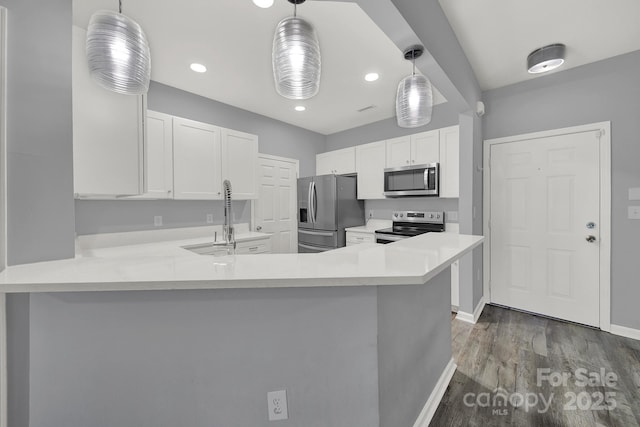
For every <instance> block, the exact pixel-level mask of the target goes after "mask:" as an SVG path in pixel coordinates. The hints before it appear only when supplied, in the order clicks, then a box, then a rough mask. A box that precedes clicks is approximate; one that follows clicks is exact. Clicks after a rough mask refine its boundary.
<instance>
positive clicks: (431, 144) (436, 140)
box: [411, 129, 440, 165]
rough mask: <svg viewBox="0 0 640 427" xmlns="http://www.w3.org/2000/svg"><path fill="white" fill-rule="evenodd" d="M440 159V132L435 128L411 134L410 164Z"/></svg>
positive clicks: (420, 163)
mask: <svg viewBox="0 0 640 427" xmlns="http://www.w3.org/2000/svg"><path fill="white" fill-rule="evenodd" d="M439 161H440V132H439V131H438V130H437V129H436V130H432V131H428V132H421V133H417V134H415V135H411V164H415V165H423V164H425V163H438V162H439Z"/></svg>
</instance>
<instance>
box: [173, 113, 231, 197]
mask: <svg viewBox="0 0 640 427" xmlns="http://www.w3.org/2000/svg"><path fill="white" fill-rule="evenodd" d="M220 165H221V159H220V128H219V127H218V126H213V125H210V124H206V123H201V122H196V121H193V120H187V119H182V118H178V117H174V118H173V189H174V198H175V199H186V200H216V199H221V198H222V189H221V188H222V175H221V173H220Z"/></svg>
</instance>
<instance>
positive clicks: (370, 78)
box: [364, 73, 380, 82]
mask: <svg viewBox="0 0 640 427" xmlns="http://www.w3.org/2000/svg"><path fill="white" fill-rule="evenodd" d="M379 78H380V75H379V74H378V73H369V74H367V75H366V76H364V79H365V80H366V81H368V82H375V81H376V80H378V79H379Z"/></svg>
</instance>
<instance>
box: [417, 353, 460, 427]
mask: <svg viewBox="0 0 640 427" xmlns="http://www.w3.org/2000/svg"><path fill="white" fill-rule="evenodd" d="M456 368H457V365H456V363H455V362H454V361H453V358H451V360H449V363H447V366H446V367H445V368H444V371H442V375H440V378H439V379H438V382H437V383H436V386H435V387H434V388H433V391H432V392H431V395H430V396H429V399H427V403H425V405H424V408H422V411H420V415H418V418H417V419H416V422H415V423H414V424H413V427H429V423H430V422H431V419H432V418H433V416H434V415H435V413H436V410H437V409H438V405H440V401H441V400H442V397H443V396H444V393H445V392H446V391H447V386H448V385H449V382H450V381H451V378H453V374H455V373H456Z"/></svg>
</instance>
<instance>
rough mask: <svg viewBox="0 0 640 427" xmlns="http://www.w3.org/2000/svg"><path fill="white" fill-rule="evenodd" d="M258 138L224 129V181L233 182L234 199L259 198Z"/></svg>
mask: <svg viewBox="0 0 640 427" xmlns="http://www.w3.org/2000/svg"><path fill="white" fill-rule="evenodd" d="M257 176H258V137H257V136H256V135H251V134H249V133H244V132H239V131H235V130H231V129H222V179H223V180H225V179H228V180H229V181H230V182H231V190H232V195H233V198H234V199H238V200H246V199H256V198H257V195H258V193H257V183H258V178H257Z"/></svg>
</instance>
